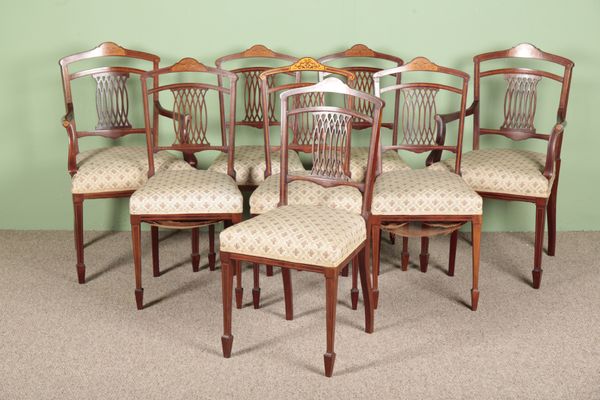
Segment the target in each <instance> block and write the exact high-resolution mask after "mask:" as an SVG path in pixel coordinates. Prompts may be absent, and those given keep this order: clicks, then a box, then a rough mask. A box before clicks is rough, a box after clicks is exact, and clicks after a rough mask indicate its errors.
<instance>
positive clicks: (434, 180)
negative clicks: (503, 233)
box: [371, 168, 483, 215]
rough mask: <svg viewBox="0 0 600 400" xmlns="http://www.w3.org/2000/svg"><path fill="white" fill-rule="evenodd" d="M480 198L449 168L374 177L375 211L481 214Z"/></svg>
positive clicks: (383, 212)
mask: <svg viewBox="0 0 600 400" xmlns="http://www.w3.org/2000/svg"><path fill="white" fill-rule="evenodd" d="M482 203H483V202H482V199H481V196H479V195H478V194H477V193H476V192H475V191H474V190H473V189H471V188H470V187H469V185H467V184H466V183H465V181H463V180H462V179H461V177H460V176H458V175H456V174H454V173H451V172H448V171H436V170H431V169H428V168H426V169H415V170H402V171H390V172H386V173H384V174H381V175H380V176H379V177H378V178H377V180H376V181H375V188H374V189H373V203H372V206H371V211H372V213H373V214H374V215H480V214H481V210H482Z"/></svg>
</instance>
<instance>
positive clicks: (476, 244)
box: [471, 215, 481, 311]
mask: <svg viewBox="0 0 600 400" xmlns="http://www.w3.org/2000/svg"><path fill="white" fill-rule="evenodd" d="M471 231H472V236H473V288H472V289H471V310H473V311H477V304H478V303H479V260H480V246H481V215H478V216H476V217H474V218H473V220H472V221H471Z"/></svg>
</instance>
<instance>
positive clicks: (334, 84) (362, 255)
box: [221, 59, 384, 376]
mask: <svg viewBox="0 0 600 400" xmlns="http://www.w3.org/2000/svg"><path fill="white" fill-rule="evenodd" d="M303 60H305V61H303ZM306 62H307V61H306V59H302V60H300V61H299V63H300V64H301V65H302V64H303V63H306ZM297 67H299V66H296V67H294V68H297ZM292 70H294V69H292ZM274 73H277V72H274ZM308 93H313V94H314V93H338V94H343V95H346V96H348V98H361V99H368V100H370V101H372V102H373V103H374V104H375V112H374V115H373V118H371V117H369V116H366V115H361V114H359V113H357V112H355V111H353V109H352V107H351V105H352V101H349V103H350V107H348V108H347V109H344V108H340V107H328V106H324V105H318V106H313V105H308V106H307V107H301V108H294V107H292V108H291V109H289V107H290V105H289V104H288V99H290V98H292V99H293V98H294V96H299V95H303V94H308ZM280 97H281V130H282V132H283V134H282V139H281V151H282V155H281V157H282V171H281V178H280V185H281V186H280V187H281V189H280V205H286V204H287V185H288V183H289V182H291V181H294V180H308V181H311V182H315V183H317V184H320V185H323V186H326V187H330V186H336V185H349V186H353V187H356V188H358V189H359V190H360V191H361V192H363V204H362V216H363V218H364V219H365V223H366V221H367V220H368V218H369V214H370V207H371V199H372V191H373V184H374V179H375V177H374V168H372V167H373V165H374V163H375V157H376V151H377V149H378V146H379V128H380V127H379V124H380V120H381V109H382V108H383V104H384V103H383V101H382V100H380V99H377V98H375V97H373V96H370V95H367V94H365V93H362V92H359V91H356V90H353V89H351V88H349V87H348V86H346V85H344V84H342V82H341V81H340V80H338V79H335V78H330V79H327V80H325V81H323V82H320V83H318V84H316V85H311V86H305V87H300V88H294V89H290V90H287V91H285V92H283V93H281V95H280ZM319 111H323V112H329V113H343V114H345V115H350V116H352V117H362V118H364V119H366V120H367V121H370V122H371V123H372V128H371V129H372V134H371V147H370V153H369V165H370V166H371V168H368V171H367V179H366V182H365V183H356V182H349V181H347V180H340V179H339V178H337V179H333V178H332V175H320V176H313V175H308V176H293V175H290V174H289V173H290V171H288V156H287V151H288V142H289V135H288V134H287V132H288V124H289V121H288V119H289V116H292V115H298V114H301V113H309V114H310V113H314V112H319ZM351 125H352V122H351V118H350V122H349V131H348V135H350V133H351ZM265 126H266V124H265ZM350 145H351V144H350V141H347V142H346V146H347V148H346V150H347V151H349V149H350ZM348 167H349V158H348V159H347V160H345V165H344V173H345V174H347V175H346V177H348V175H349V174H348V173H347V172H348ZM329 173H331V171H329V172H326V174H329ZM366 235H367V237H366V240H365V241H364V242H363V243H362V244H361V245H360V246H359V247H358V248H357V249H356V250H355V251H354V252H353V253H352V254H351V255H350V256H348V257H347V258H346V260H344V261H343V262H342V263H341V264H340V265H338V266H337V267H335V268H328V267H321V266H315V265H306V264H300V263H294V262H288V261H282V260H277V259H267V258H263V257H256V256H250V255H245V254H238V253H232V252H224V251H221V265H222V269H221V273H222V282H223V321H224V324H223V325H224V326H223V336H222V338H221V340H222V346H223V356H224V357H226V358H229V357H230V356H231V347H232V343H233V335H232V329H231V314H232V304H231V303H232V286H233V281H232V280H233V270H234V269H235V270H238V266H239V263H240V262H242V261H246V262H250V263H254V264H267V265H277V266H280V267H281V268H282V275H283V277H284V280H283V282H284V291H285V296H284V297H285V308H286V319H288V320H290V319H292V318H293V309H292V287H291V278H290V270H291V269H295V270H299V271H310V272H316V273H320V274H323V275H324V277H325V282H326V283H325V287H326V321H327V323H326V325H327V352H326V353H325V355H324V364H325V375H326V376H331V375H332V373H333V366H334V362H335V352H334V338H335V313H336V305H337V288H338V277H339V274H340V271H341V269H343V268H344V267H345V266H346V265H347V264H348V262H350V260H352V259H356V258H358V261H359V264H360V266H359V269H360V276H361V284H362V289H363V297H364V303H365V331H366V332H368V333H371V332H373V327H374V314H373V303H372V289H371V279H370V276H371V274H370V273H369V269H370V268H369V253H368V246H367V244H368V243H369V231H368V229H367V231H366Z"/></svg>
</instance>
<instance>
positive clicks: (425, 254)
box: [419, 236, 429, 272]
mask: <svg viewBox="0 0 600 400" xmlns="http://www.w3.org/2000/svg"><path fill="white" fill-rule="evenodd" d="M419 263H420V266H421V272H427V265H428V264H429V237H427V236H423V237H421V254H420V255H419Z"/></svg>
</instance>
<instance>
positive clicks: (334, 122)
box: [220, 60, 384, 377]
mask: <svg viewBox="0 0 600 400" xmlns="http://www.w3.org/2000/svg"><path fill="white" fill-rule="evenodd" d="M313 61H314V60H312V61H311V63H312V62H313ZM299 63H305V64H307V63H308V61H306V60H305V61H302V60H300V61H299ZM265 78H266V77H265ZM334 95H335V96H334ZM339 96H343V97H344V98H345V99H346V100H347V104H346V105H345V106H342V107H340V106H336V105H335V104H339V103H336V101H335V99H334V97H339ZM280 98H281V131H282V132H283V134H282V135H281V155H282V156H281V157H282V159H281V173H280V175H279V180H280V188H281V191H280V201H279V207H277V208H275V209H273V210H270V211H267V212H265V213H263V214H261V215H258V216H256V217H254V218H251V219H249V220H246V221H244V222H242V223H239V224H236V225H234V226H232V227H230V228H227V229H225V230H224V231H223V232H221V234H220V246H221V247H220V252H221V265H222V269H221V277H222V282H223V285H222V286H223V288H222V289H223V327H224V330H223V336H222V338H221V341H222V347H223V356H224V357H225V358H229V357H230V356H231V348H232V343H233V335H232V315H231V313H232V304H231V303H232V286H233V270H234V269H238V265H239V263H240V262H243V261H246V262H250V263H266V264H271V265H278V266H281V267H282V274H283V275H284V276H285V277H287V279H284V286H285V290H284V293H285V296H284V297H285V308H286V313H285V314H286V319H287V320H291V319H292V318H293V309H292V287H291V279H290V270H292V269H295V270H299V271H310V272H316V273H319V274H323V275H324V278H325V291H326V296H325V303H326V304H325V313H326V327H327V329H326V330H327V350H326V353H325V355H324V365H325V375H326V376H328V377H330V376H331V375H332V373H333V367H334V363H335V357H336V353H335V351H334V340H335V321H336V305H337V289H338V277H339V273H340V271H341V269H342V268H344V266H345V265H347V263H348V262H349V261H350V260H351V259H352V258H354V257H356V256H358V258H359V260H360V263H359V264H360V268H359V269H360V277H361V284H362V289H363V299H364V305H365V331H366V332H367V333H371V332H373V327H374V314H373V304H372V291H371V274H370V267H369V261H370V260H369V252H368V243H369V231H368V230H367V225H366V222H367V220H368V217H369V213H370V204H371V195H372V188H373V181H374V171H375V168H372V166H373V164H374V162H375V153H376V150H377V148H378V145H379V144H378V142H379V123H380V118H381V109H382V107H383V104H384V103H383V101H381V100H380V99H377V98H375V97H373V96H370V95H368V94H366V93H362V92H360V91H357V90H354V89H351V88H350V87H349V86H347V85H345V84H344V83H343V82H342V81H341V80H339V79H337V78H334V77H330V78H327V79H325V80H323V81H322V82H319V83H317V84H315V85H312V86H306V87H300V88H294V89H290V90H287V91H285V92H283V93H281V95H280ZM308 99H320V100H318V101H317V102H316V104H315V103H314V102H309V101H308ZM354 99H361V100H363V101H370V102H371V103H372V104H373V107H374V112H373V116H372V117H371V116H369V115H365V114H362V113H360V112H358V111H356V110H355V109H354V108H353V107H352V103H353V101H354ZM353 118H357V119H362V120H365V121H367V122H369V123H370V124H371V126H372V127H371V138H370V143H371V145H370V155H369V164H370V167H371V168H368V170H367V179H366V181H365V182H353V181H352V180H351V176H350V149H351V140H350V136H351V130H352V120H353ZM300 121H303V122H300ZM299 123H301V124H303V126H305V125H309V126H310V128H309V129H308V130H307V132H309V133H308V137H307V139H309V140H310V142H311V143H313V144H314V145H313V146H312V151H311V153H310V154H311V155H312V161H313V164H312V169H311V170H310V172H308V173H306V174H298V173H296V172H294V171H290V170H289V168H288V167H289V166H288V160H287V154H288V152H287V151H288V145H289V144H290V143H289V142H290V133H291V136H292V137H294V136H296V133H295V131H294V129H292V128H293V127H294V126H297V125H298V124H299ZM290 131H291V132H290ZM303 137H305V136H303ZM298 181H302V182H309V183H314V184H316V185H320V186H323V187H329V188H332V187H337V186H346V187H348V188H350V189H352V190H355V191H357V192H358V193H359V195H360V196H361V197H362V204H361V209H360V212H359V213H355V212H350V211H346V210H342V209H337V208H329V207H327V206H326V205H300V204H297V205H294V204H290V202H289V200H291V196H290V194H291V193H290V191H289V187H288V186H291V184H293V183H295V182H298Z"/></svg>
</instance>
